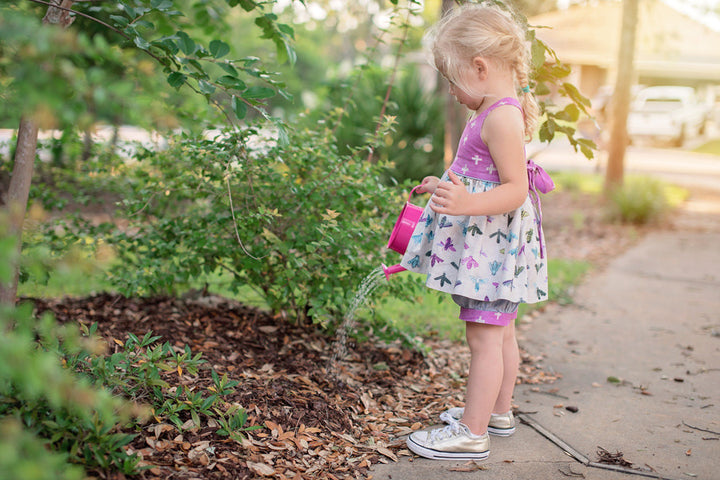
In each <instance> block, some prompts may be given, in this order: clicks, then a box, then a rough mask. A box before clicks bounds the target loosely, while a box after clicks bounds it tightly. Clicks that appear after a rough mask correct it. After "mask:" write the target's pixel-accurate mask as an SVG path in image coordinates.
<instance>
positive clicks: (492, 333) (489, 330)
mask: <svg viewBox="0 0 720 480" xmlns="http://www.w3.org/2000/svg"><path fill="white" fill-rule="evenodd" d="M504 330H505V327H500V326H498V325H489V324H486V323H473V322H466V324H465V337H466V338H467V343H468V346H469V347H470V351H471V352H472V351H479V350H485V349H488V348H502V346H503V342H504V337H505V334H504Z"/></svg>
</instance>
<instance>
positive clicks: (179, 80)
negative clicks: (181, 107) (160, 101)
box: [167, 72, 187, 88]
mask: <svg viewBox="0 0 720 480" xmlns="http://www.w3.org/2000/svg"><path fill="white" fill-rule="evenodd" d="M185 80H187V76H186V75H185V74H183V73H180V72H172V73H171V74H170V75H168V78H167V82H168V83H169V84H170V86H171V87H175V88H178V87H180V86H182V85H183V84H184V83H185Z"/></svg>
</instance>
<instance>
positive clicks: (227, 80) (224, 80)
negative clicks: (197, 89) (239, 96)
mask: <svg viewBox="0 0 720 480" xmlns="http://www.w3.org/2000/svg"><path fill="white" fill-rule="evenodd" d="M217 83H218V85H222V86H223V87H227V88H234V89H236V90H245V87H246V85H245V82H243V81H242V80H240V79H239V78H237V77H235V76H232V75H223V76H222V77H220V78H218V79H217Z"/></svg>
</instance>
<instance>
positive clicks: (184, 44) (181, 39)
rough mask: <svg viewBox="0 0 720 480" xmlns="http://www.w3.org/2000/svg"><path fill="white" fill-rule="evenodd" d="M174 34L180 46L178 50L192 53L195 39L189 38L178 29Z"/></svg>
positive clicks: (186, 53)
mask: <svg viewBox="0 0 720 480" xmlns="http://www.w3.org/2000/svg"><path fill="white" fill-rule="evenodd" d="M175 36H176V37H177V45H178V47H180V50H182V51H183V53H184V54H185V55H192V54H193V53H195V49H196V48H197V46H196V45H195V41H194V40H193V39H192V38H190V36H189V35H188V34H187V33H185V32H183V31H180V32H177V33H176V34H175Z"/></svg>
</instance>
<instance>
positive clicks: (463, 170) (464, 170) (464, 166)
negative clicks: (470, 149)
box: [462, 165, 469, 175]
mask: <svg viewBox="0 0 720 480" xmlns="http://www.w3.org/2000/svg"><path fill="white" fill-rule="evenodd" d="M468 170H469V169H468V166H467V165H463V167H462V173H463V175H467V172H468Z"/></svg>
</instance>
